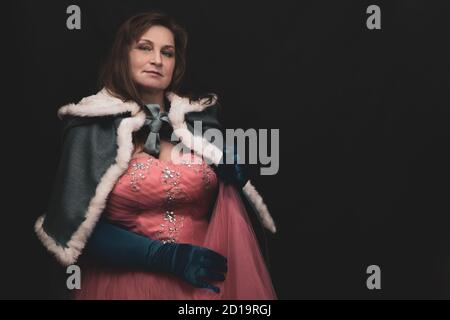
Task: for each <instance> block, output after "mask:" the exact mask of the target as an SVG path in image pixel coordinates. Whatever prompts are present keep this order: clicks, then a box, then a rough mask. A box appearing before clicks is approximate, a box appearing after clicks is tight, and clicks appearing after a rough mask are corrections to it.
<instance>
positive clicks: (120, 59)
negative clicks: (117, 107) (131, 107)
mask: <svg viewBox="0 0 450 320" xmlns="http://www.w3.org/2000/svg"><path fill="white" fill-rule="evenodd" d="M156 25H159V26H164V27H166V28H168V29H169V30H170V31H172V33H173V36H174V40H175V70H174V72H173V77H172V81H171V83H170V84H169V86H168V87H167V89H166V90H168V91H173V92H175V93H177V91H178V89H179V86H180V84H181V81H182V79H183V75H184V73H185V70H186V48H187V41H188V35H187V32H186V29H185V28H184V27H183V26H181V25H180V24H178V23H177V22H176V21H175V20H174V19H173V18H171V17H170V16H168V15H166V14H165V13H163V12H161V11H150V12H145V13H140V14H137V15H134V16H132V17H131V18H129V19H128V20H126V21H125V22H124V23H123V24H122V25H121V26H120V28H119V30H118V32H117V34H116V38H115V40H114V43H113V45H112V49H111V51H110V54H109V56H108V58H107V59H106V62H105V64H104V65H103V67H102V70H101V72H100V79H99V86H100V87H101V88H102V87H105V88H106V89H107V90H108V91H109V92H110V93H111V94H112V95H114V96H115V97H117V98H120V99H122V100H123V101H128V100H133V101H135V102H136V103H138V104H139V105H142V101H141V97H140V94H139V92H138V89H137V87H136V85H135V83H134V81H133V79H132V77H131V73H130V66H129V52H130V50H131V46H132V45H134V43H135V42H136V41H138V40H139V38H140V37H141V36H142V35H143V34H144V33H145V32H146V31H147V30H148V29H149V28H150V27H152V26H156Z"/></svg>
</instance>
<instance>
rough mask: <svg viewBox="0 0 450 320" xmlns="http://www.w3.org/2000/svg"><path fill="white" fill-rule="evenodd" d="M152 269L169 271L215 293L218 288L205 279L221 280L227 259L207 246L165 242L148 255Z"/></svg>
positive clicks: (218, 290) (225, 270) (225, 269)
mask: <svg viewBox="0 0 450 320" xmlns="http://www.w3.org/2000/svg"><path fill="white" fill-rule="evenodd" d="M149 260H150V261H149V262H148V264H149V266H151V267H152V268H153V269H154V270H159V271H169V272H171V273H173V274H175V275H177V276H179V277H180V278H182V279H184V280H185V281H187V282H189V283H190V284H192V285H193V286H195V287H198V288H208V289H211V290H213V291H214V292H216V293H219V292H220V289H219V288H218V287H216V286H213V285H211V284H210V283H208V282H207V281H223V280H225V276H224V275H223V274H222V273H224V272H227V259H226V258H225V257H223V256H222V255H220V254H218V253H217V252H215V251H212V250H210V249H208V248H204V247H199V246H194V245H190V244H187V243H179V244H176V243H165V244H163V245H162V246H161V247H160V248H159V249H158V250H157V251H156V253H155V254H153V255H151V257H149Z"/></svg>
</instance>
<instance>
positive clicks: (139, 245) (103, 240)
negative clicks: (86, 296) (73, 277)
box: [85, 219, 227, 293]
mask: <svg viewBox="0 0 450 320" xmlns="http://www.w3.org/2000/svg"><path fill="white" fill-rule="evenodd" d="M85 252H86V253H87V254H89V255H90V256H92V257H93V258H95V259H96V260H99V261H100V262H102V263H106V264H108V265H111V266H119V267H128V268H140V269H144V270H149V271H161V272H168V273H171V274H174V275H176V276H178V277H180V278H181V279H183V280H185V281H187V282H188V283H190V284H192V285H193V286H195V287H198V288H207V289H210V290H213V291H214V292H216V293H218V292H220V289H219V288H218V287H216V286H213V285H212V284H210V283H209V282H208V281H223V280H224V279H225V276H224V275H223V274H222V273H226V272H227V259H226V258H225V257H224V256H222V255H220V254H219V253H217V252H215V251H213V250H210V249H208V248H205V247H199V246H195V245H191V244H185V243H162V242H161V241H159V240H152V239H150V238H147V237H145V236H141V235H139V234H136V233H134V232H131V231H128V230H125V229H123V228H120V227H118V226H115V225H114V224H112V223H110V222H107V221H106V220H104V219H100V221H99V222H98V223H97V225H96V227H95V229H94V231H93V233H92V235H91V237H90V239H89V241H88V243H87V245H86V251H85Z"/></svg>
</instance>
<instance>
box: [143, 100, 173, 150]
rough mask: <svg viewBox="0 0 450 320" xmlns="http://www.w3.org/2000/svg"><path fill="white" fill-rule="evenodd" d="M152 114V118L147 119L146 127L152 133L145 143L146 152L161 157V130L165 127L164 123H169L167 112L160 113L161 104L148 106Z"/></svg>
mask: <svg viewBox="0 0 450 320" xmlns="http://www.w3.org/2000/svg"><path fill="white" fill-rule="evenodd" d="M145 106H146V107H147V109H148V110H149V111H150V113H151V117H148V116H147V118H146V119H145V123H144V125H145V126H148V127H149V129H150V133H149V135H148V137H147V140H146V141H145V145H144V152H146V153H148V154H151V155H153V156H157V155H159V141H160V139H159V130H160V129H161V127H162V125H163V121H164V122H167V123H169V124H170V122H169V117H168V116H167V112H160V106H159V104H147V105H145Z"/></svg>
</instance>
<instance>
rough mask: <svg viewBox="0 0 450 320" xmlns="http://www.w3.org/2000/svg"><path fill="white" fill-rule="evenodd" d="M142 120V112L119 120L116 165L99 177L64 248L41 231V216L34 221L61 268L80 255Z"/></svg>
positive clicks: (40, 236) (121, 169)
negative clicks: (80, 219) (133, 134)
mask: <svg viewBox="0 0 450 320" xmlns="http://www.w3.org/2000/svg"><path fill="white" fill-rule="evenodd" d="M144 121H145V113H144V112H143V111H141V112H139V113H138V114H137V115H136V116H135V117H132V118H126V119H123V120H122V121H121V123H120V125H119V128H118V129H117V145H118V149H117V156H116V159H115V160H116V162H115V163H114V164H113V165H111V166H110V167H109V168H108V170H107V171H106V173H105V174H104V175H103V176H102V178H101V180H100V182H99V184H98V185H97V188H96V190H95V195H94V197H93V198H92V199H91V201H90V203H89V207H88V209H87V213H86V219H85V220H84V221H83V223H81V225H80V226H79V227H78V229H77V230H76V231H75V233H74V234H73V235H72V237H71V239H70V240H69V242H68V243H67V248H64V247H62V246H60V245H59V244H58V243H56V241H55V240H54V239H53V238H52V237H50V236H49V235H48V234H47V233H46V232H45V231H44V229H43V227H42V224H43V222H44V218H45V216H44V215H43V216H41V217H39V218H38V220H37V221H36V224H35V231H36V233H37V235H38V237H39V239H40V240H41V241H42V242H43V244H44V246H45V247H46V248H47V249H48V250H49V251H50V252H51V253H53V254H54V255H55V256H56V259H57V260H58V261H59V262H60V263H61V264H63V265H65V266H68V265H71V264H74V263H75V262H76V261H77V259H78V256H79V255H80V254H81V252H82V250H83V248H84V246H85V244H86V241H87V239H88V238H89V236H90V234H91V232H92V230H93V229H94V226H95V225H96V223H97V221H98V219H99V218H100V216H101V213H102V212H103V209H104V208H105V205H106V200H107V197H108V194H109V193H110V192H111V190H112V189H113V188H114V185H115V183H116V182H117V180H118V179H119V177H120V176H121V175H122V174H123V172H125V170H126V169H127V168H128V163H129V161H130V159H131V155H132V152H133V149H134V146H133V141H132V132H133V131H136V130H138V129H139V128H140V127H142V125H143V124H144Z"/></svg>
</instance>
